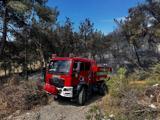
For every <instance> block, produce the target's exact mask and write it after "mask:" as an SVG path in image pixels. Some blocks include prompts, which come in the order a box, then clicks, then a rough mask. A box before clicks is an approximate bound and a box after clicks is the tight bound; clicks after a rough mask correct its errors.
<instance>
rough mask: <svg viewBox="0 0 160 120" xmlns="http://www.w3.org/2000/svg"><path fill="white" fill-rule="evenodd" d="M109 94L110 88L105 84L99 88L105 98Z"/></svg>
mask: <svg viewBox="0 0 160 120" xmlns="http://www.w3.org/2000/svg"><path fill="white" fill-rule="evenodd" d="M107 93H108V87H107V85H106V84H105V83H101V84H100V86H99V94H100V95H101V96H104V95H106V94H107Z"/></svg>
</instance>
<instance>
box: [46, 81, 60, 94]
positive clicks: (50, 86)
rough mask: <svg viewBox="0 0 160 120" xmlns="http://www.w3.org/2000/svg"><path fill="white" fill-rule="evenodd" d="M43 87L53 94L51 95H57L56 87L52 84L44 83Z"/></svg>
mask: <svg viewBox="0 0 160 120" xmlns="http://www.w3.org/2000/svg"><path fill="white" fill-rule="evenodd" d="M43 89H44V90H45V91H46V92H48V93H51V94H53V95H57V94H58V90H57V88H56V87H55V86H53V85H50V84H48V83H46V84H45V85H44V87H43Z"/></svg>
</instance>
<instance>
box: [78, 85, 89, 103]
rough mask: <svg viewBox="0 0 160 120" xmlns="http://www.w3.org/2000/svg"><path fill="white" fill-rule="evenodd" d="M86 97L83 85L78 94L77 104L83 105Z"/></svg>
mask: <svg viewBox="0 0 160 120" xmlns="http://www.w3.org/2000/svg"><path fill="white" fill-rule="evenodd" d="M86 99H87V95H86V89H85V88H84V87H83V88H82V89H81V91H80V92H79V94H78V104H79V105H84V104H85V102H86Z"/></svg>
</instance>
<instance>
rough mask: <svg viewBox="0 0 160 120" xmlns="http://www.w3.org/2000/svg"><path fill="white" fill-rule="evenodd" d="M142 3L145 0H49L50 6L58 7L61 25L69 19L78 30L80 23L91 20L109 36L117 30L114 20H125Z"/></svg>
mask: <svg viewBox="0 0 160 120" xmlns="http://www.w3.org/2000/svg"><path fill="white" fill-rule="evenodd" d="M142 2H144V0H48V5H49V6H50V7H58V10H59V11H60V15H59V17H58V21H59V22H60V23H64V21H65V18H66V17H69V18H71V20H72V22H73V23H74V28H75V30H77V29H78V26H79V23H80V22H82V21H84V19H85V18H89V19H90V20H91V21H92V22H94V27H95V28H97V29H98V30H101V31H102V32H103V33H105V34H108V33H109V32H112V31H113V30H114V29H115V28H116V24H115V23H114V21H113V19H114V18H116V19H123V18H124V17H125V16H127V14H128V9H129V8H131V7H134V6H136V5H137V4H138V3H142Z"/></svg>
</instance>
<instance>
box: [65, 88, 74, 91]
mask: <svg viewBox="0 0 160 120" xmlns="http://www.w3.org/2000/svg"><path fill="white" fill-rule="evenodd" d="M72 89H73V88H72V87H68V88H63V91H72Z"/></svg>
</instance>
